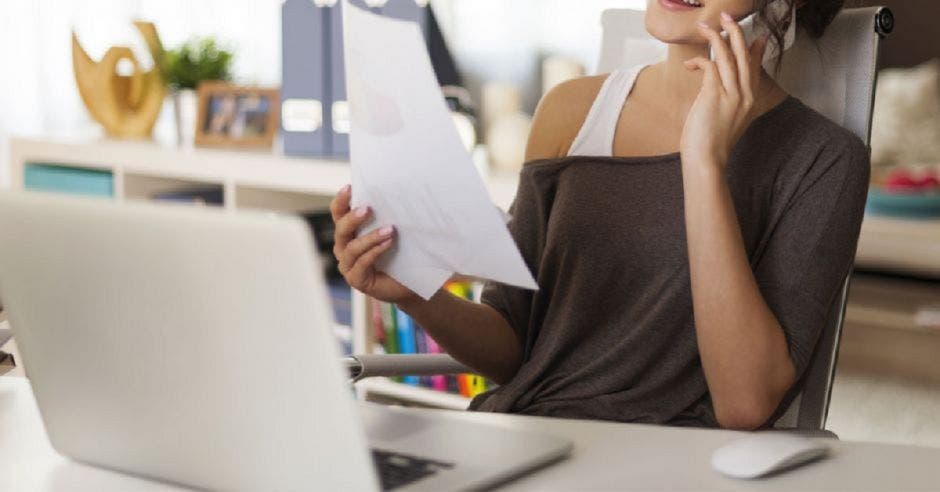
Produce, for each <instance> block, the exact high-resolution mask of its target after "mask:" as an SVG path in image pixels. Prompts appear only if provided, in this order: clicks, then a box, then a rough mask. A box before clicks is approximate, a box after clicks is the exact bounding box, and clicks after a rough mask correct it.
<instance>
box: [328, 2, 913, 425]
mask: <svg viewBox="0 0 940 492" xmlns="http://www.w3.org/2000/svg"><path fill="white" fill-rule="evenodd" d="M643 18H644V12H642V11H638V10H631V9H612V10H607V11H605V12H604V14H603V16H602V25H603V32H604V34H603V40H602V46H601V54H600V60H599V63H598V69H597V71H598V73H606V72H610V71H613V70H616V69H618V68H626V67H630V66H633V65H637V64H641V63H655V62H657V61H660V60H662V59H663V58H664V57H665V54H666V46H665V45H664V44H663V43H661V42H660V41H658V40H656V39H655V38H652V37H651V36H650V35H649V33H647V32H646V27H645V25H644V19H643ZM893 28H894V18H893V16H892V14H891V11H890V10H888V9H887V8H884V7H869V8H859V9H846V10H843V11H842V12H840V13H839V15H838V16H837V17H836V18H835V19H834V20H833V22H832V24H831V25H830V26H829V28H828V29H827V30H826V33H825V35H824V36H823V37H822V38H820V39H813V38H812V36H810V35H809V34H808V33H805V32H801V33H799V34H798V35H797V40H796V42H795V43H794V45H793V46H792V47H791V48H790V49H789V50H787V51H786V53H785V54H784V57H783V63H782V65H781V67H780V70H779V71H778V72H774V70H773V67H767V68H768V72H769V73H771V74H772V75H774V78H775V79H776V81H777V82H778V83H779V84H780V85H781V86H782V87H783V88H784V89H785V90H786V91H787V92H789V93H790V94H793V95H794V96H796V97H797V98H799V99H800V100H802V101H803V102H804V103H805V104H806V105H808V106H810V107H812V108H813V109H815V110H816V111H819V112H820V113H822V114H823V115H825V116H826V117H828V118H829V119H831V120H833V121H834V122H836V123H838V124H840V125H842V126H844V127H845V128H847V129H849V130H851V131H852V132H854V133H855V134H856V135H858V137H859V138H861V139H862V141H864V142H865V143H868V142H869V140H870V134H871V115H872V107H873V103H874V95H875V84H876V80H877V74H878V70H877V68H878V54H879V46H880V42H881V38H882V37H884V36H886V35H887V34H889V33H890V32H891V31H892V30H893ZM849 277H850V275H847V276H846V278H845V280H844V281H843V284H842V288H841V290H840V292H839V293H838V294H837V296H836V298H835V300H834V301H833V305H832V307H831V309H830V314H829V317H828V319H827V323H826V325H825V326H824V327H823V330H822V332H821V334H820V338H819V341H818V342H817V344H816V349H815V351H814V353H813V356H812V358H811V360H810V363H809V366H808V367H807V370H806V373H805V374H804V376H803V380H802V381H801V383H802V390H801V391H800V392H799V393H798V394H796V395H788V396H789V397H792V401H791V403H790V404H789V406H788V407H787V408H786V410H785V411H782V412H778V414H777V415H778V419H777V422H776V425H775V427H776V428H778V429H796V430H799V431H805V432H819V431H825V425H826V417H827V415H828V413H829V401H830V396H831V394H832V381H833V378H834V376H835V367H836V361H837V357H838V352H839V341H840V339H841V335H842V323H843V317H844V314H845V305H846V300H847V297H848V288H849ZM346 363H347V365H348V368H349V370H350V374H351V376H352V377H353V379H354V380H356V381H358V380H360V379H362V378H367V377H373V376H402V375H415V376H421V375H435V374H460V373H466V372H473V371H472V370H471V369H468V368H467V367H465V366H464V365H462V364H460V363H459V362H457V361H455V360H454V359H453V358H451V357H449V356H447V355H358V356H354V357H352V358H349V359H347V360H346Z"/></svg>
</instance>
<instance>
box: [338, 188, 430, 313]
mask: <svg viewBox="0 0 940 492" xmlns="http://www.w3.org/2000/svg"><path fill="white" fill-rule="evenodd" d="M351 198H352V188H351V187H350V186H349V185H346V186H344V187H343V189H341V190H340V191H339V193H337V194H336V197H334V198H333V201H332V202H330V213H331V214H332V215H333V222H334V223H335V224H336V232H335V233H334V237H333V239H334V240H335V245H334V246H333V255H334V256H336V259H337V260H339V271H340V273H342V274H343V278H345V279H346V282H347V283H348V284H349V285H350V287H352V288H354V289H356V290H358V291H360V292H362V293H364V294H366V295H369V296H372V297H374V298H376V299H378V300H380V301H385V302H392V303H401V302H403V301H406V300H412V299H414V298H416V297H417V294H415V293H414V292H413V291H411V289H409V288H407V287H405V286H404V285H402V284H400V283H398V282H397V281H396V280H395V279H393V278H392V277H389V276H388V275H386V274H385V273H384V272H380V271H378V270H376V269H375V262H376V260H378V258H379V256H381V255H382V253H385V252H386V251H388V250H389V249H391V247H392V245H393V244H394V242H395V228H394V227H393V226H391V225H385V226H382V227H380V228H378V229H376V230H374V231H372V232H370V233H369V234H366V235H364V236H361V237H356V235H357V232H358V230H359V227H361V226H362V224H364V223H365V222H366V220H368V219H369V217H370V216H371V215H372V210H371V209H370V208H369V207H365V206H363V207H359V208H357V209H355V210H350V208H349V201H350V199H351Z"/></svg>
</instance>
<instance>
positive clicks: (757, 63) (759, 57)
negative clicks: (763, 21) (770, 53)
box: [749, 34, 770, 73]
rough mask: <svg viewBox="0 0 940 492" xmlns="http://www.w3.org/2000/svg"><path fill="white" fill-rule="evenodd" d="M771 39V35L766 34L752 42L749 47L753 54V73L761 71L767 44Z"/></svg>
mask: <svg viewBox="0 0 940 492" xmlns="http://www.w3.org/2000/svg"><path fill="white" fill-rule="evenodd" d="M769 41H770V35H769V34H765V35H763V36H761V37H759V38H757V39H755V40H754V42H753V43H751V47H750V48H749V50H750V54H751V70H752V73H759V72H760V70H761V69H762V67H763V64H764V53H765V52H766V51H767V44H768V42H769Z"/></svg>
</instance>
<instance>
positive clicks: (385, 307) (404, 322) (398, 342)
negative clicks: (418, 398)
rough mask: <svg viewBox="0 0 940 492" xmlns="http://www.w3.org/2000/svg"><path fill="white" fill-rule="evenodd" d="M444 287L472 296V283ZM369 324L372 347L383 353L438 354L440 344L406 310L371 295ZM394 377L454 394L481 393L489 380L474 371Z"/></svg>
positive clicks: (473, 394) (410, 383)
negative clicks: (371, 332)
mask: <svg viewBox="0 0 940 492" xmlns="http://www.w3.org/2000/svg"><path fill="white" fill-rule="evenodd" d="M445 288H446V289H447V290H448V291H450V292H451V293H452V294H454V295H456V296H458V297H462V298H464V299H468V300H473V288H472V285H471V284H469V283H466V282H450V283H448V284H447V285H446V286H445ZM370 302H371V306H370V311H371V320H370V322H371V327H372V331H373V340H374V342H375V351H376V352H379V353H386V354H440V353H443V350H442V349H441V347H440V345H438V344H437V342H435V341H434V339H433V338H431V337H430V336H429V335H428V333H427V332H426V331H424V330H423V329H422V328H421V326H419V325H418V324H417V323H416V322H415V321H414V320H413V319H412V318H411V317H410V316H408V314H407V313H405V312H404V311H402V310H400V309H398V308H396V307H395V305H394V304H389V303H385V302H381V301H378V300H376V299H371V300H370ZM395 380H396V381H398V382H401V383H404V384H408V385H411V386H420V387H424V388H428V389H432V390H435V391H440V392H444V393H453V394H458V395H461V396H464V397H467V398H473V397H474V396H476V395H478V394H480V393H483V392H484V391H486V390H487V389H490V388H491V387H492V386H493V383H491V382H490V381H487V380H486V378H484V377H483V376H480V375H477V374H457V375H437V376H403V377H400V378H395Z"/></svg>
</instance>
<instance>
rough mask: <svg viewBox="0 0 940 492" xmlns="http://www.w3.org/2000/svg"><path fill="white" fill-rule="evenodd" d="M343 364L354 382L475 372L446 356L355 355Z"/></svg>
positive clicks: (346, 359) (344, 360)
mask: <svg viewBox="0 0 940 492" xmlns="http://www.w3.org/2000/svg"><path fill="white" fill-rule="evenodd" d="M343 364H344V365H345V366H346V369H347V370H349V376H350V377H351V378H352V380H353V381H354V382H355V381H359V380H361V379H365V378H373V377H376V376H385V377H394V376H436V375H441V374H463V373H472V372H473V370H472V369H470V368H469V367H467V366H465V365H463V364H461V363H460V362H457V361H456V360H455V359H454V358H453V357H451V356H449V355H446V354H420V355H402V354H395V355H354V356H352V357H346V358H345V359H343Z"/></svg>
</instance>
